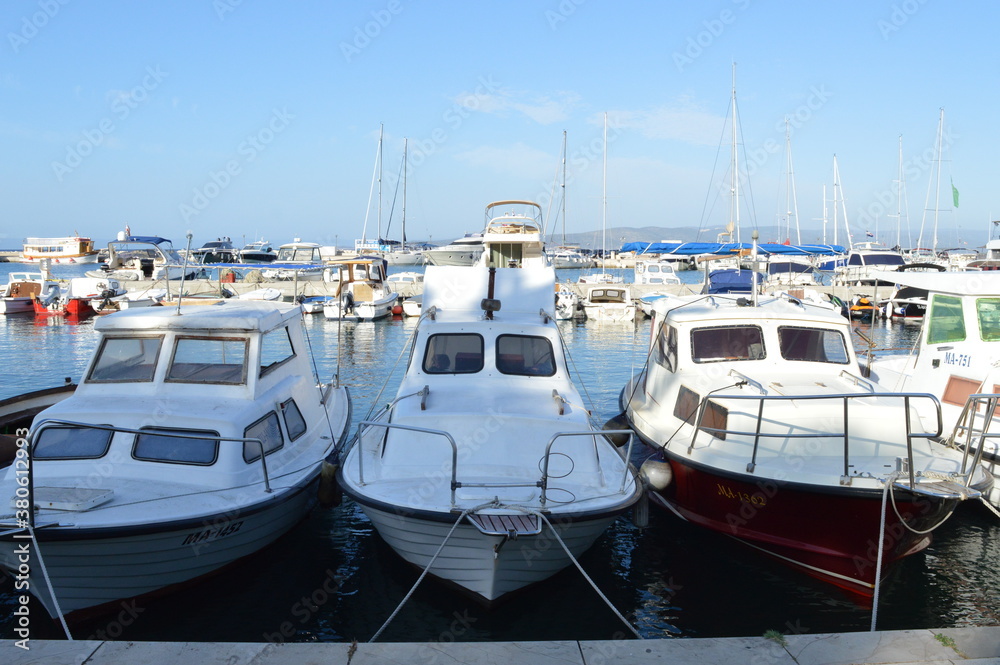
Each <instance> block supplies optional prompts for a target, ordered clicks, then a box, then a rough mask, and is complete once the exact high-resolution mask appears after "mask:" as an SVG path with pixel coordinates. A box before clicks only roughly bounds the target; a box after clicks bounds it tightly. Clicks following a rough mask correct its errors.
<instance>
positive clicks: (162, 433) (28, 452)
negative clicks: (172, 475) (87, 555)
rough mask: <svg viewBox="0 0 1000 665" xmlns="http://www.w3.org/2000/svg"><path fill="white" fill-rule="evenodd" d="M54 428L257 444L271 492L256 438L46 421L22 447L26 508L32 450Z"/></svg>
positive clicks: (31, 495)
mask: <svg viewBox="0 0 1000 665" xmlns="http://www.w3.org/2000/svg"><path fill="white" fill-rule="evenodd" d="M57 427H78V428H83V429H93V430H100V431H104V432H111V433H112V434H136V435H142V434H145V435H147V436H150V435H155V436H163V437H170V438H176V439H194V440H202V441H220V442H222V441H226V442H231V443H243V444H247V443H253V444H256V445H257V448H258V452H259V453H260V468H261V472H262V474H263V477H264V491H265V492H267V493H268V494H270V493H271V492H273V490H272V489H271V480H270V478H269V476H268V473H267V461H266V457H267V456H266V455H265V454H264V442H263V441H261V440H260V439H257V438H238V437H226V436H213V435H210V434H208V435H206V434H188V433H183V432H171V431H168V430H160V429H155V430H152V429H133V428H130V427H117V426H115V425H96V424H94V423H81V422H76V421H73V420H46V421H44V422H43V423H42V424H40V425H39V426H38V427H37V428H35V429H34V430H33V431H32V432H31V433H30V434H29V435H28V438H27V445H25V446H24V450H25V454H26V455H27V458H26V463H27V467H28V469H27V474H26V475H25V477H26V485H25V486H26V489H27V499H28V505H29V506H32V507H34V506H35V482H34V469H35V458H34V449H35V444H36V443H37V442H38V439H39V437H40V436H41V434H42V432H44V431H45V430H48V429H54V428H57ZM43 459H44V458H43ZM98 459H99V458H98ZM53 461H58V460H53ZM28 524H29V525H30V526H31V528H34V526H35V511H34V510H29V511H28Z"/></svg>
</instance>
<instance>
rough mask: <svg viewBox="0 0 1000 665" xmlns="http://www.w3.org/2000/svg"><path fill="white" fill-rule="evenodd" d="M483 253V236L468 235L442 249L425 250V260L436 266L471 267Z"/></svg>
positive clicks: (479, 234)
mask: <svg viewBox="0 0 1000 665" xmlns="http://www.w3.org/2000/svg"><path fill="white" fill-rule="evenodd" d="M482 253H483V236H482V234H481V233H467V234H465V235H464V236H463V237H461V238H457V239H456V240H452V241H451V242H450V243H448V244H447V245H444V246H442V247H431V248H428V249H425V250H424V258H425V259H426V260H427V263H429V264H430V265H434V266H471V265H472V264H474V263H475V262H476V261H477V260H479V257H480V255H481V254H482Z"/></svg>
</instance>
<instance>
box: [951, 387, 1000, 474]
mask: <svg viewBox="0 0 1000 665" xmlns="http://www.w3.org/2000/svg"><path fill="white" fill-rule="evenodd" d="M980 407H983V410H982V414H983V415H982V418H981V420H982V424H981V425H980V424H977V423H976V420H977V418H976V416H977V414H979V413H980ZM998 409H1000V394H998V393H975V394H972V395H969V396H968V398H966V400H965V406H964V407H962V414H961V415H960V416H959V417H958V420H957V421H956V423H955V429H953V430H952V432H951V434H950V435H949V436H948V439H947V441H946V442H945V443H946V445H948V446H949V447H951V448H955V447H957V446H960V447H961V448H962V451H963V455H962V473H963V474H965V473H970V474H971V473H972V470H973V469H976V468H977V467H978V466H979V465H980V463H981V462H982V459H983V455H984V454H985V452H986V444H987V442H988V441H991V440H992V441H993V451H994V452H993V455H994V456H996V454H997V449H998V447H1000V446H998V444H997V440H998V439H1000V431H997V432H990V431H989V429H990V425H992V424H993V421H994V419H995V418H996V416H997V415H1000V411H998ZM961 439H964V441H963V440H961ZM970 456H971V457H972V461H971V463H970V461H969V458H970Z"/></svg>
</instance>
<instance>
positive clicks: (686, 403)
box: [674, 386, 729, 440]
mask: <svg viewBox="0 0 1000 665" xmlns="http://www.w3.org/2000/svg"><path fill="white" fill-rule="evenodd" d="M700 406H701V396H700V395H699V394H698V393H696V392H695V391H693V390H691V389H690V388H688V387H687V386H681V388H680V390H679V391H677V401H676V402H674V417H675V418H679V419H680V420H683V421H684V422H686V423H694V419H695V417H696V416H697V415H698V408H699V407H700ZM728 422H729V409H727V408H726V407H724V406H720V405H719V404H717V403H715V402H713V401H712V400H709V401H708V404H706V405H705V411H704V413H702V416H701V423H700V425H699V429H701V430H702V431H704V432H708V433H709V434H711V435H712V436H714V437H715V438H717V439H723V440H725V438H726V427H727V423H728Z"/></svg>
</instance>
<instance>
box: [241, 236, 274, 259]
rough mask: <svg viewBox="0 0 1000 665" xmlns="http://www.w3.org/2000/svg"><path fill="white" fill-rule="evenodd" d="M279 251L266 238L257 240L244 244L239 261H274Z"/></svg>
mask: <svg viewBox="0 0 1000 665" xmlns="http://www.w3.org/2000/svg"><path fill="white" fill-rule="evenodd" d="M277 258H278V253H277V252H276V251H274V248H273V247H271V243H269V242H268V241H266V240H255V241H253V242H251V243H247V244H246V245H243V248H242V249H240V251H239V261H238V263H274V262H275V260H277Z"/></svg>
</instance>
